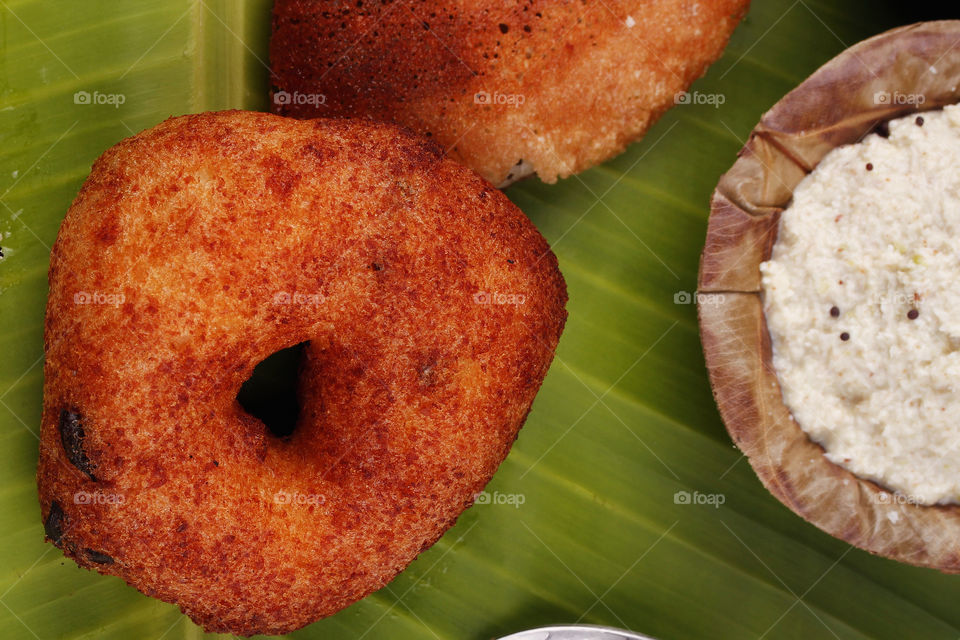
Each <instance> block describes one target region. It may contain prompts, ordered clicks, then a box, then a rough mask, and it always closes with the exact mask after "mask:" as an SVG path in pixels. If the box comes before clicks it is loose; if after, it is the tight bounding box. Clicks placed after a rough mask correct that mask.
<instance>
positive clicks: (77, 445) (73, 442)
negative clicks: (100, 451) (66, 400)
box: [60, 407, 97, 480]
mask: <svg viewBox="0 0 960 640" xmlns="http://www.w3.org/2000/svg"><path fill="white" fill-rule="evenodd" d="M85 438H86V433H84V431H83V417H82V416H81V415H80V413H79V412H78V411H77V410H76V409H75V408H73V407H71V408H70V409H63V410H61V411H60V444H61V445H63V450H64V452H65V453H66V454H67V460H69V461H70V464H72V465H73V466H75V467H76V468H77V469H79V470H80V471H81V472H83V473H85V474H86V475H87V477H88V478H90V479H91V480H96V479H97V478H96V477H95V476H94V475H93V470H94V469H95V468H96V465H94V464H93V463H92V462H90V458H89V457H87V452H86V451H85V450H84V448H83V441H84V439H85Z"/></svg>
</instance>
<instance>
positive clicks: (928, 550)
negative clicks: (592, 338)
mask: <svg viewBox="0 0 960 640" xmlns="http://www.w3.org/2000/svg"><path fill="white" fill-rule="evenodd" d="M907 95H923V96H924V98H925V100H924V101H923V103H922V104H921V105H917V104H915V103H914V104H904V103H903V102H905V101H904V100H901V99H898V96H907ZM884 96H886V98H884ZM958 101H960V21H956V20H951V21H939V22H925V23H919V24H914V25H910V26H906V27H901V28H898V29H894V30H892V31H888V32H886V33H882V34H880V35H878V36H875V37H873V38H870V39H868V40H865V41H863V42H860V43H859V44H856V45H854V46H853V47H850V48H849V49H847V50H846V51H844V52H842V53H841V54H840V55H838V56H837V57H835V58H834V59H833V60H831V61H829V62H828V63H826V64H825V65H823V66H822V67H820V69H818V70H817V71H816V72H815V73H814V74H813V75H811V76H810V77H809V78H807V79H806V80H805V81H804V82H803V83H801V84H800V85H799V86H798V87H797V88H796V89H794V90H793V91H791V92H790V93H788V94H787V95H786V96H784V98H783V99H782V100H780V102H778V103H777V104H776V105H774V106H773V108H772V109H770V110H769V111H767V113H765V114H764V115H763V117H762V118H761V119H760V123H759V124H758V125H757V126H756V128H755V129H754V130H753V132H752V133H751V134H750V138H749V140H748V141H747V144H746V145H745V146H744V148H743V149H742V150H741V151H740V153H739V155H738V159H737V161H736V162H735V163H734V165H733V166H732V167H731V168H730V170H729V171H728V172H727V173H725V174H724V175H723V176H722V177H721V178H720V182H719V183H718V184H717V188H716V191H715V192H714V194H713V198H712V201H711V211H710V221H709V224H708V228H707V239H706V245H705V247H704V250H703V256H702V258H701V262H700V277H699V282H698V290H699V292H700V294H701V304H700V305H699V318H700V335H701V339H702V341H703V350H704V355H705V356H706V363H707V369H708V371H709V373H710V383H711V386H712V388H713V394H714V397H715V398H716V401H717V405H718V406H719V408H720V414H721V416H722V417H723V420H724V422H725V423H726V426H727V430H728V431H729V432H730V435H731V436H732V437H733V440H734V442H735V443H736V444H737V446H738V447H739V448H740V449H741V450H742V451H743V452H744V454H746V455H747V457H748V458H749V460H750V464H751V465H752V466H753V468H754V470H755V471H756V473H757V475H758V476H759V477H760V480H761V481H762V482H763V484H764V485H765V486H766V488H767V489H768V490H769V491H770V492H771V493H772V494H773V495H774V496H776V497H777V498H778V499H779V500H780V501H781V502H783V503H784V504H785V505H787V506H788V507H790V508H791V509H792V510H793V511H795V512H796V513H797V514H799V515H800V516H801V517H803V518H804V519H806V520H808V521H810V522H812V523H813V524H815V525H816V526H817V527H819V528H821V529H823V530H824V531H826V532H827V533H829V534H831V535H833V536H836V537H837V538H840V539H842V540H845V541H847V542H849V543H850V544H852V545H856V546H858V547H861V548H863V549H866V550H867V551H870V552H871V553H875V554H879V555H882V556H886V557H888V558H893V559H895V560H899V561H901V562H907V563H910V564H914V565H919V566H924V567H932V568H936V569H940V570H941V571H945V572H951V573H953V572H960V505H945V506H940V505H936V506H924V505H919V504H914V503H909V502H908V501H905V500H903V499H901V496H899V495H898V494H895V493H893V492H892V491H890V490H888V489H885V488H884V487H881V486H879V485H877V484H876V483H874V482H871V481H869V480H865V479H863V478H860V477H858V476H856V475H854V474H853V473H851V472H849V471H847V470H846V469H844V468H842V467H840V466H837V465H836V464H834V463H832V462H830V461H829V460H828V459H827V458H826V456H825V455H823V449H822V447H820V445H818V444H816V443H814V442H813V441H811V440H810V438H809V437H808V436H807V435H806V433H805V432H804V431H803V430H802V429H801V428H800V426H799V425H798V424H797V423H796V422H795V421H794V419H793V417H792V416H791V414H790V411H789V410H788V409H787V407H786V406H785V405H784V403H783V398H782V396H781V392H780V385H779V382H778V380H777V375H776V372H775V371H774V370H773V365H772V357H771V356H772V353H771V346H770V337H769V334H768V332H767V326H766V321H765V319H764V315H763V300H762V295H763V293H762V291H761V276H760V263H761V262H763V261H764V260H767V259H768V258H769V257H770V252H771V250H772V248H773V245H774V242H775V241H776V237H777V229H778V222H779V219H780V214H781V212H782V211H783V210H784V208H785V207H787V206H788V204H789V203H790V200H791V198H792V195H793V190H794V188H796V186H797V184H798V183H799V182H800V180H802V179H803V177H804V176H805V175H807V174H808V173H810V172H811V171H812V170H813V168H814V167H816V166H817V163H819V162H820V160H821V159H822V158H823V157H824V156H825V155H826V154H827V153H828V152H829V151H830V150H831V149H833V148H835V147H839V146H841V145H845V144H852V143H855V142H857V141H859V140H860V139H861V138H862V137H863V136H864V135H866V134H867V133H869V132H870V131H872V130H874V129H875V128H876V127H877V126H883V123H885V122H887V121H888V120H890V119H893V118H898V117H901V116H904V115H906V114H908V113H910V112H914V111H922V110H930V109H937V108H942V107H943V106H945V105H948V104H953V103H956V102H958ZM703 294H716V295H709V296H704V295H703ZM894 514H895V515H894Z"/></svg>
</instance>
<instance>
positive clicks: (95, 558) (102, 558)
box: [83, 549, 113, 564]
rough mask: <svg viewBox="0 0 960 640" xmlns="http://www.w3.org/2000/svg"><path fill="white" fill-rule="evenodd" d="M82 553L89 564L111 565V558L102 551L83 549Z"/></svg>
mask: <svg viewBox="0 0 960 640" xmlns="http://www.w3.org/2000/svg"><path fill="white" fill-rule="evenodd" d="M83 553H84V555H85V556H87V560H89V561H90V562H96V563H97V564H113V558H112V557H111V556H108V555H107V554H105V553H104V552H102V551H94V550H93V549H84V550H83Z"/></svg>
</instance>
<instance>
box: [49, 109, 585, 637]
mask: <svg viewBox="0 0 960 640" xmlns="http://www.w3.org/2000/svg"><path fill="white" fill-rule="evenodd" d="M565 301H566V291H565V286H564V282H563V279H562V277H561V275H560V273H559V271H558V269H557V261H556V258H555V257H554V255H553V253H552V252H551V251H550V249H549V248H548V246H547V244H546V242H545V241H544V239H543V237H542V236H541V235H540V234H539V233H538V232H537V230H536V229H535V228H534V226H533V225H532V224H531V223H530V222H529V221H528V220H527V218H526V217H525V216H524V215H523V214H522V213H521V212H520V211H519V210H518V209H517V208H516V207H515V206H514V205H513V204H512V203H510V201H509V200H507V198H506V197H504V196H503V195H502V194H501V193H500V192H499V191H497V190H496V189H494V188H493V187H492V186H491V185H490V184H488V183H487V182H485V181H484V180H482V179H481V178H480V177H479V176H477V175H475V174H474V173H473V172H471V171H469V170H467V169H465V168H463V167H461V166H460V165H458V164H456V163H455V162H453V161H452V160H450V159H447V158H445V157H444V156H443V153H442V151H441V150H440V149H439V148H437V147H436V146H435V145H433V144H432V143H430V142H428V141H424V140H422V139H421V138H419V137H417V136H415V135H413V134H411V133H408V132H406V131H403V130H401V129H399V128H397V127H395V126H393V125H385V124H374V123H370V122H356V121H349V120H314V121H300V120H294V119H288V118H281V117H278V116H275V115H271V114H263V113H252V112H240V111H233V112H220V113H206V114H200V115H189V116H183V117H179V118H173V119H170V120H167V121H166V122H164V123H162V124H160V125H158V126H156V127H154V128H152V129H149V130H147V131H145V132H143V133H140V134H139V135H136V136H134V137H132V138H129V139H127V140H124V141H122V142H120V143H119V144H117V145H116V146H114V147H113V148H111V149H109V150H108V151H107V152H106V153H104V155H103V156H102V157H100V159H98V160H97V162H96V163H95V164H94V167H93V171H92V173H91V175H90V177H89V178H88V179H87V181H86V183H85V184H84V186H83V188H82V190H81V191H80V194H79V195H78V196H77V198H76V200H75V201H74V203H73V205H72V206H71V207H70V210H69V211H68V212H67V215H66V218H65V220H64V222H63V225H62V227H61V229H60V233H59V236H58V238H57V242H56V244H55V246H54V248H53V253H52V259H51V265H50V296H49V302H48V307H47V315H46V327H45V346H46V365H45V385H44V407H43V424H42V438H41V451H40V464H39V469H38V484H39V489H40V502H41V510H42V515H43V519H44V524H45V529H46V535H47V537H48V538H49V539H50V540H51V541H52V542H53V543H54V544H56V545H57V546H58V547H60V548H61V549H62V550H63V551H64V553H65V554H66V555H68V556H69V557H71V558H73V559H74V560H75V561H76V562H77V564H79V565H80V566H82V567H86V568H89V569H94V570H96V571H99V572H100V573H105V574H111V575H115V576H118V577H120V578H122V579H123V580H125V581H126V582H128V583H129V584H131V585H133V586H134V587H136V588H137V589H139V590H141V591H142V592H143V593H145V594H147V595H150V596H153V597H156V598H159V599H161V600H165V601H168V602H173V603H176V604H178V605H179V606H180V607H181V608H182V609H183V611H184V612H185V613H186V614H187V615H189V616H190V617H191V618H193V620H194V621H196V622H197V623H198V624H200V625H202V626H204V627H205V628H206V629H207V630H209V631H219V632H229V633H236V634H245V635H249V634H254V633H284V632H288V631H291V630H294V629H297V628H299V627H302V626H304V625H306V624H308V623H310V622H313V621H315V620H317V619H319V618H321V617H323V616H327V615H330V614H332V613H334V612H335V611H337V610H339V609H342V608H343V607H346V606H347V605H349V604H351V603H353V602H355V601H356V600H358V599H360V598H362V597H364V596H366V595H367V594H369V593H370V592H372V591H374V590H376V589H378V588H380V587H382V586H383V585H384V584H386V583H387V582H388V581H389V580H390V579H392V578H393V577H394V576H395V575H396V574H397V573H398V572H399V571H401V570H402V569H403V568H404V567H405V566H406V565H407V564H408V563H409V562H410V561H411V560H413V559H414V558H415V557H416V556H417V554H419V553H420V552H421V551H423V550H424V549H426V548H428V547H429V546H430V545H431V544H433V543H434V542H435V541H436V540H437V539H438V538H439V537H440V536H441V534H442V533H443V532H444V531H445V530H446V529H447V528H449V527H450V526H451V525H452V524H453V523H454V522H455V521H456V519H457V517H458V515H459V514H460V513H461V512H462V511H463V509H464V508H466V507H467V506H469V505H470V504H471V503H472V501H473V497H474V495H475V494H476V493H477V492H479V491H480V490H481V489H482V488H483V486H484V485H485V484H486V483H487V481H488V480H489V479H490V477H491V476H492V475H493V473H494V471H495V470H496V469H497V466H498V465H499V464H500V462H501V461H502V460H503V458H504V457H505V456H506V454H507V452H508V451H509V449H510V446H511V444H512V443H513V441H514V439H515V438H516V436H517V432H518V430H519V428H520V426H521V425H522V423H523V421H524V419H525V418H526V415H527V413H528V411H529V410H530V406H531V403H532V401H533V398H534V395H535V394H536V392H537V390H538V388H539V387H540V384H541V382H542V381H543V378H544V375H545V374H546V371H547V368H548V366H549V364H550V361H551V359H552V357H553V353H554V349H555V347H556V345H557V341H558V340H559V337H560V332H561V330H562V328H563V324H564V320H565V317H566V312H565V311H564V304H565ZM305 341H309V344H308V345H307V346H306V349H305V356H304V361H303V363H302V371H301V375H300V390H299V394H300V404H301V411H300V417H299V423H298V425H297V427H296V430H295V431H294V432H293V434H292V435H290V436H289V437H288V438H279V437H275V436H273V435H271V433H269V432H268V430H267V428H266V427H265V425H264V424H263V423H262V422H260V421H259V420H257V419H256V418H254V417H253V416H251V415H249V414H247V413H246V412H245V411H244V410H243V409H242V408H241V406H240V405H239V404H238V402H237V399H236V398H237V393H238V390H239V388H240V386H241V384H242V383H243V382H244V381H245V380H246V379H247V378H249V377H250V375H251V372H252V370H253V368H254V366H255V365H256V364H257V363H258V362H260V361H262V360H263V359H265V358H266V357H267V356H269V355H270V354H272V353H274V352H277V351H278V350H281V349H283V348H286V347H290V346H291V345H295V344H298V343H303V342H305Z"/></svg>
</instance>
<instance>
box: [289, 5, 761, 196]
mask: <svg viewBox="0 0 960 640" xmlns="http://www.w3.org/2000/svg"><path fill="white" fill-rule="evenodd" d="M748 5H749V0H702V1H700V2H696V3H690V2H688V1H686V0H619V1H617V2H612V3H611V2H608V1H606V0H602V1H601V0H578V1H574V0H564V1H560V2H540V1H531V2H523V3H519V2H517V3H513V2H509V3H507V2H492V1H491V0H478V1H474V2H459V1H458V2H443V1H441V0H428V1H427V2H419V3H415V4H409V3H400V2H392V1H385V2H364V3H350V4H349V5H348V4H346V3H345V4H343V5H341V7H339V8H336V9H332V8H331V6H330V5H329V3H326V2H323V1H322V0H277V1H276V2H275V3H274V13H273V37H272V38H271V41H270V60H271V66H272V69H273V82H274V85H275V87H276V89H277V91H276V92H274V94H273V101H272V105H273V109H274V111H275V112H277V113H280V114H283V115H290V116H294V117H298V118H302V117H316V116H333V117H351V116H365V117H370V118H373V119H377V120H385V121H395V122H399V123H401V124H403V125H405V126H408V127H410V128H411V129H414V130H415V131H419V132H423V133H426V134H427V135H430V136H433V138H434V139H435V140H437V142H439V143H440V145H441V146H443V147H444V148H445V149H446V150H447V151H448V152H449V153H450V154H451V155H452V156H453V157H454V158H456V159H458V160H460V161H461V162H463V163H465V164H466V165H467V166H470V167H472V168H473V169H475V170H476V171H478V172H479V173H480V174H481V175H482V176H484V177H485V178H487V179H488V180H490V181H491V182H493V183H494V184H497V185H500V184H506V183H509V182H512V181H513V180H516V179H518V178H521V177H523V176H524V175H527V174H529V173H532V172H534V171H535V172H536V173H537V174H538V175H539V176H540V178H541V179H542V180H544V181H545V182H555V181H556V180H557V178H558V177H566V176H569V175H571V174H573V173H577V172H579V171H582V170H584V169H586V168H588V167H590V166H592V165H594V164H597V163H599V162H602V161H603V160H606V159H607V158H609V157H611V156H613V155H615V154H617V153H620V152H621V151H623V149H624V148H625V147H626V146H627V144H629V143H630V142H632V141H633V140H636V139H637V138H639V137H640V136H641V135H643V133H644V132H645V131H646V130H647V129H648V128H649V127H650V126H651V125H652V124H653V123H654V122H655V121H656V120H657V118H658V117H659V116H660V115H661V114H662V113H663V112H664V111H666V109H667V108H669V107H670V106H673V104H674V97H675V96H676V95H677V94H678V93H679V92H682V91H684V90H686V89H687V88H688V87H689V86H690V84H691V83H692V82H693V81H694V80H695V79H697V78H699V77H700V76H701V75H703V73H704V72H705V71H706V69H707V66H708V65H709V64H710V63H712V62H713V61H714V60H716V59H717V58H718V57H719V56H720V54H721V53H722V51H723V48H724V47H725V46H726V43H727V40H728V39H729V37H730V34H731V33H732V31H733V29H734V27H735V26H736V25H737V23H738V22H739V21H740V19H741V17H742V16H743V15H744V13H745V12H746V10H747V7H748ZM279 91H282V92H285V95H286V97H289V98H290V100H289V101H286V102H284V100H283V97H282V96H283V94H280V95H281V98H280V99H278V92H279ZM484 93H485V94H488V95H490V96H491V97H494V94H499V95H502V96H522V98H523V104H521V105H517V106H513V105H508V104H491V103H486V104H478V103H477V102H476V101H475V96H477V94H484ZM297 95H300V96H311V95H313V96H318V95H322V96H323V104H317V103H318V102H319V101H320V100H321V98H316V99H315V100H313V104H311V101H310V100H308V99H307V98H301V102H300V103H299V104H298V103H297V102H298V100H297V99H296V98H295V96H297ZM491 102H492V100H491Z"/></svg>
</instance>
